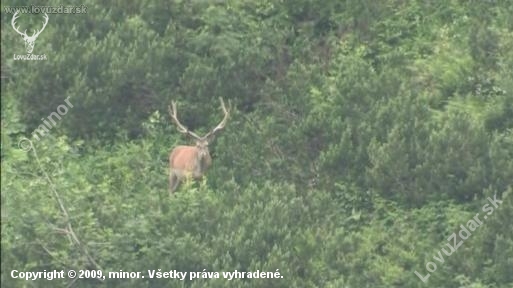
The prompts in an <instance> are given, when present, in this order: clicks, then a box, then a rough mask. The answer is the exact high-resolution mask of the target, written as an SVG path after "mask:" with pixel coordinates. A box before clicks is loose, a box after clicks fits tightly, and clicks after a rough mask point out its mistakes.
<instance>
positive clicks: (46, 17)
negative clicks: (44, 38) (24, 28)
mask: <svg viewBox="0 0 513 288" xmlns="http://www.w3.org/2000/svg"><path fill="white" fill-rule="evenodd" d="M44 18H45V23H44V24H43V28H41V30H36V32H34V34H32V37H37V36H39V34H41V32H43V30H45V27H46V24H48V14H46V13H45V16H44ZM36 33H37V34H36Z"/></svg>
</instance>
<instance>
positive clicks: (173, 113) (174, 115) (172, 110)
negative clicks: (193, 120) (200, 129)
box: [167, 101, 201, 140]
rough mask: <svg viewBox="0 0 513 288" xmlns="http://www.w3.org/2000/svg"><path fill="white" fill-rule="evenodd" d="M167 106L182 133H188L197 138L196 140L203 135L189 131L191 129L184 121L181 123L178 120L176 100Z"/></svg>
mask: <svg viewBox="0 0 513 288" xmlns="http://www.w3.org/2000/svg"><path fill="white" fill-rule="evenodd" d="M167 108H168V110H169V116H171V120H173V122H174V123H175V124H176V126H177V127H178V131H179V132H180V133H184V134H187V135H189V136H191V137H193V138H195V139H196V140H199V139H201V137H199V136H198V135H196V133H194V132H192V131H189V129H187V127H185V126H183V125H182V123H180V121H179V120H178V116H177V113H176V103H175V101H171V106H167Z"/></svg>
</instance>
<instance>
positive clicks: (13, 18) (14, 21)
mask: <svg viewBox="0 0 513 288" xmlns="http://www.w3.org/2000/svg"><path fill="white" fill-rule="evenodd" d="M19 12H20V11H19V10H17V11H16V12H14V15H13V16H12V20H11V24H12V28H13V29H14V31H16V32H18V34H20V35H22V36H27V30H25V32H21V31H20V30H18V27H16V19H18V18H19V17H20V15H19V14H18V13H19Z"/></svg>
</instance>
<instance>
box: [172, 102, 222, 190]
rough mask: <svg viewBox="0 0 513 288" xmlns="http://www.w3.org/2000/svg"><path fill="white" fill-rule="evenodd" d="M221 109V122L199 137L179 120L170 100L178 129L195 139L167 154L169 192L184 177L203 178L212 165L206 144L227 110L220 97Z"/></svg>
mask: <svg viewBox="0 0 513 288" xmlns="http://www.w3.org/2000/svg"><path fill="white" fill-rule="evenodd" d="M221 104H222V106H221V107H222V109H223V111H224V113H225V116H224V118H223V120H222V121H221V123H219V125H217V126H216V127H215V128H214V129H213V130H212V131H210V132H209V133H207V134H206V135H205V136H203V137H199V136H198V135H196V134H195V133H194V132H191V131H189V130H188V129H187V128H186V127H185V126H183V125H182V124H181V123H180V122H179V121H178V117H177V114H176V104H175V103H174V102H172V107H169V114H170V115H171V119H172V120H173V122H175V124H176V125H177V127H178V131H180V132H181V133H184V134H187V135H188V136H190V137H192V138H194V139H195V140H196V145H195V146H184V145H180V146H176V147H175V148H174V149H173V150H172V151H171V153H170V154H169V192H170V193H173V192H175V190H176V188H178V185H179V184H180V183H181V182H182V181H183V179H184V178H192V179H195V180H199V179H201V178H203V175H204V174H205V173H206V171H207V170H208V168H209V167H210V166H211V165H212V157H211V156H210V152H209V150H208V144H209V142H210V141H212V140H213V139H214V136H215V133H217V132H219V131H220V130H222V129H223V128H224V126H225V125H226V121H227V119H228V115H229V110H227V109H226V107H225V105H224V101H223V100H222V99H221Z"/></svg>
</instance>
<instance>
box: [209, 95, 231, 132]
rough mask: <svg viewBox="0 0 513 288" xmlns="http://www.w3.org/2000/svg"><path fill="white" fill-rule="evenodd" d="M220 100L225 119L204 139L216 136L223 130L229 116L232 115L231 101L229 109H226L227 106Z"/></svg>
mask: <svg viewBox="0 0 513 288" xmlns="http://www.w3.org/2000/svg"><path fill="white" fill-rule="evenodd" d="M219 100H220V101H221V109H223V112H224V118H223V120H221V122H220V123H219V124H218V125H217V126H216V127H215V128H214V129H212V131H210V132H208V133H207V135H205V136H204V137H203V138H204V139H207V138H210V137H213V136H215V134H216V133H217V132H219V131H221V130H223V128H224V126H225V125H226V121H228V116H229V115H230V110H231V109H232V103H231V102H230V100H228V106H229V108H228V109H226V106H225V105H224V101H223V98H221V97H219Z"/></svg>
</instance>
